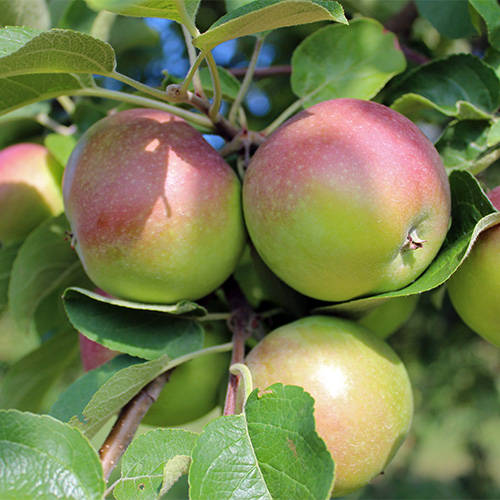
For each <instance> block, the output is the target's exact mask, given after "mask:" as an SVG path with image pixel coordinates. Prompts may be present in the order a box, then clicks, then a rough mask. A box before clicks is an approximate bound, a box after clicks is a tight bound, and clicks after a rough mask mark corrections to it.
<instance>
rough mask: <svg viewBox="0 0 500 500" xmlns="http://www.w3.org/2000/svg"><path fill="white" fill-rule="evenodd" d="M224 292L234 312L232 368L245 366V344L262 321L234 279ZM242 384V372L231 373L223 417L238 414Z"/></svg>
mask: <svg viewBox="0 0 500 500" xmlns="http://www.w3.org/2000/svg"><path fill="white" fill-rule="evenodd" d="M224 291H225V293H226V298H227V301H228V303H229V307H230V309H231V312H232V315H231V318H230V319H229V321H228V325H229V329H230V330H231V331H232V332H233V354H232V357H231V366H233V365H238V364H243V362H244V359H245V342H246V340H247V339H248V338H249V337H250V336H251V335H252V333H253V332H254V331H255V330H257V329H258V328H259V327H260V321H259V317H258V315H257V314H256V313H255V311H254V310H253V309H252V307H251V306H250V304H249V303H248V301H247V299H246V297H245V295H244V294H243V292H242V291H241V289H240V287H239V286H238V283H237V282H236V280H235V279H234V278H229V280H227V281H226V283H225V285H224ZM240 382H241V372H237V373H236V374H233V373H230V375H229V381H228V386H227V392H226V401H225V404H224V411H223V415H234V414H235V413H236V412H237V410H238V408H237V407H238V394H239V386H240Z"/></svg>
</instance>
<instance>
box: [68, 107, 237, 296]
mask: <svg viewBox="0 0 500 500" xmlns="http://www.w3.org/2000/svg"><path fill="white" fill-rule="evenodd" d="M63 196H64V204H65V208H66V214H67V216H68V219H69V221H70V224H71V229H72V233H73V242H74V245H75V248H76V251H77V252H78V255H79V257H80V259H81V261H82V264H83V266H84V268H85V270H86V272H87V274H88V276H89V278H90V279H91V280H92V281H93V282H94V283H95V284H96V285H97V286H98V287H100V288H102V289H103V290H105V291H106V292H108V293H109V294H111V295H113V296H115V297H119V298H123V299H128V300H133V301H139V302H153V303H167V304H170V303H175V302H177V301H179V300H187V299H189V300H196V299H199V298H201V297H204V296H205V295H208V294H209V293H211V292H212V291H214V290H215V289H216V288H217V287H219V286H220V285H221V284H222V283H223V282H224V281H225V280H226V279H227V278H228V277H229V276H230V274H231V273H232V272H233V270H234V269H235V267H236V265H237V263H238V260H239V258H240V256H241V253H242V252H243V248H244V245H245V240H246V233H245V227H244V222H243V216H242V212H241V186H240V182H239V180H238V178H237V176H236V174H235V173H234V171H233V170H232V169H231V168H230V167H229V165H228V164H227V163H226V162H225V161H224V160H223V158H222V157H221V156H220V155H219V153H218V152H217V151H216V150H215V149H214V148H212V146H210V145H209V144H208V142H207V141H205V139H204V138H203V136H202V135H201V134H200V133H199V132H198V131H197V130H195V129H194V128H193V127H191V126H190V125H189V124H188V123H187V122H185V121H184V120H182V119H181V118H178V117H176V116H174V115H170V114H168V113H166V112H164V111H158V110H153V109H131V110H126V111H121V112H119V113H116V114H114V115H110V116H107V117H106V118H104V119H102V120H100V121H99V122H97V123H96V124H94V125H93V126H92V127H91V128H90V129H89V130H88V131H87V132H86V133H85V134H84V135H83V136H82V137H81V139H80V140H79V141H78V143H77V145H76V147H75V149H74V150H73V152H72V154H71V156H70V158H69V161H68V165H67V167H66V170H65V174H64V179H63Z"/></svg>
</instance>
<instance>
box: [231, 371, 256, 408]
mask: <svg viewBox="0 0 500 500" xmlns="http://www.w3.org/2000/svg"><path fill="white" fill-rule="evenodd" d="M229 372H230V373H231V374H232V375H239V376H240V377H241V380H242V381H243V384H241V383H240V386H239V388H238V394H237V397H236V404H235V413H242V412H243V408H244V407H245V401H246V400H247V398H248V396H249V395H250V393H251V392H252V390H253V381H252V374H251V372H250V370H249V369H248V366H247V365H245V364H243V363H236V364H234V365H231V367H230V368H229Z"/></svg>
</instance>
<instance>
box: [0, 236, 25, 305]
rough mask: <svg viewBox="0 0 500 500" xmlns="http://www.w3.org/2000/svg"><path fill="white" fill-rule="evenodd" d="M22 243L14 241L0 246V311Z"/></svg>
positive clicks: (5, 303) (5, 298)
mask: <svg viewBox="0 0 500 500" xmlns="http://www.w3.org/2000/svg"><path fill="white" fill-rule="evenodd" d="M22 243H23V241H16V242H13V243H6V244H4V245H2V247H0V313H1V312H2V311H3V310H4V309H5V308H6V307H7V303H8V289H9V280H10V273H11V271H12V266H13V265H14V261H15V260H16V257H17V253H18V252H19V248H20V247H21V245H22Z"/></svg>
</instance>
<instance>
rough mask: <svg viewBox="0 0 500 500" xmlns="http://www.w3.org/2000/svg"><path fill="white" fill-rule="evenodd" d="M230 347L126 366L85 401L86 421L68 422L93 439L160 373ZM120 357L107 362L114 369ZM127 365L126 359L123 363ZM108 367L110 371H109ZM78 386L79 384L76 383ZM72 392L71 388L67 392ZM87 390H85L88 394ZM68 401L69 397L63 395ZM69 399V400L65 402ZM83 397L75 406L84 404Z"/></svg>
mask: <svg viewBox="0 0 500 500" xmlns="http://www.w3.org/2000/svg"><path fill="white" fill-rule="evenodd" d="M231 348H232V344H230V343H228V344H222V345H217V346H213V347H208V348H205V349H202V350H199V351H195V352H192V353H189V354H186V355H184V356H180V357H178V358H176V359H173V360H171V359H170V358H169V357H168V356H162V357H161V358H158V359H155V360H153V361H146V362H143V363H136V364H133V365H132V366H126V367H125V368H123V369H120V370H119V371H117V372H116V373H114V374H113V375H112V376H111V377H110V378H109V379H108V380H106V381H105V383H104V384H103V385H102V386H100V387H99V388H98V390H97V391H96V392H95V393H94V394H93V395H92V397H91V398H90V400H88V402H87V401H85V408H84V409H83V411H82V415H83V418H84V420H85V421H79V417H78V414H77V413H76V412H75V415H77V416H76V417H74V418H72V419H71V423H72V424H73V425H76V426H77V427H79V428H80V429H81V430H82V432H83V433H84V434H85V435H86V436H88V437H92V436H93V435H94V434H95V433H96V432H97V431H98V430H99V429H100V428H101V427H102V426H103V425H104V424H105V423H106V421H107V420H109V419H110V418H111V417H112V416H113V415H114V414H115V413H116V412H118V411H119V410H120V409H121V408H122V407H123V406H124V405H125V404H127V403H128V402H129V401H130V400H131V399H132V398H133V397H134V396H135V395H136V394H137V393H138V392H139V391H140V390H141V389H142V388H143V387H144V386H145V385H147V384H148V383H149V382H151V381H152V380H153V379H155V378H156V377H158V375H160V374H161V373H163V372H165V371H167V370H170V369H172V368H175V367H176V366H179V365H181V364H182V363H186V362H187V361H190V360H191V359H195V358H197V357H199V356H206V355H210V354H213V353H215V352H226V351H229V350H230V349H231ZM120 359H124V357H123V356H119V357H118V358H115V359H114V360H111V361H110V362H109V363H108V366H110V367H111V368H113V369H114V367H116V366H117V365H116V364H115V363H121V361H120ZM124 362H125V363H127V361H126V359H125V361H124ZM111 368H110V369H111ZM77 383H78V382H77ZM69 391H71V387H70V388H69V389H68V391H67V392H69ZM89 392H90V391H87V392H86V394H87V395H88V394H89ZM66 397H67V398H69V395H67V396H66ZM67 400H68V399H67ZM83 403H84V401H83V398H82V400H81V401H80V403H78V404H83Z"/></svg>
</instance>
